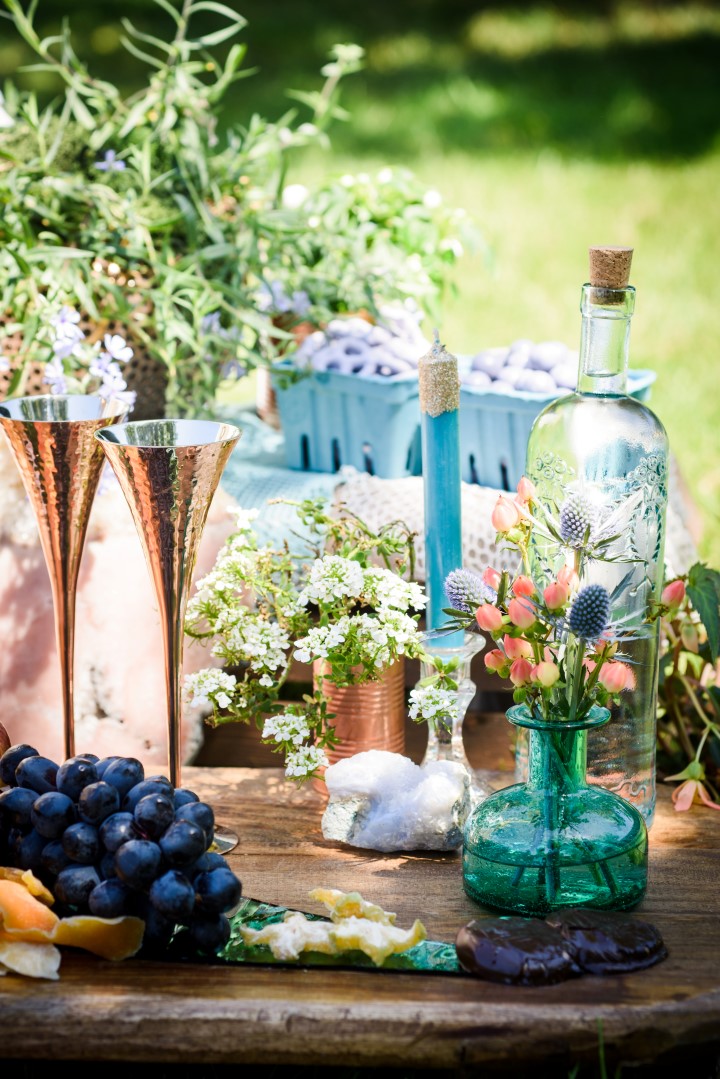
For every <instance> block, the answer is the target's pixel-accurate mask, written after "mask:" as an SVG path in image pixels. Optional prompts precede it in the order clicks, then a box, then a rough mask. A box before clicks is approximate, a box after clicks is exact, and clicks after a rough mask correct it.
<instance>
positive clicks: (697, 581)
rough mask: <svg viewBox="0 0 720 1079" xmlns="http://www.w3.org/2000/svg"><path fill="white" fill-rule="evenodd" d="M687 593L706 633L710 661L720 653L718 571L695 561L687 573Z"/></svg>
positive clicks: (719, 575) (715, 660)
mask: <svg viewBox="0 0 720 1079" xmlns="http://www.w3.org/2000/svg"><path fill="white" fill-rule="evenodd" d="M687 593H688V596H689V597H690V602H691V603H692V605H693V607H694V609H695V610H696V611H697V613H698V615H699V617H700V621H701V622H702V624H703V625H704V627H705V629H706V631H707V635H708V646H709V648H710V655H711V657H712V662H713V663H716V662H717V658H718V655H720V573H718V571H717V570H714V569H710V568H709V567H708V566H706V565H705V563H703V562H696V563H695V565H694V566H692V567H691V568H690V572H689V574H688V584H687Z"/></svg>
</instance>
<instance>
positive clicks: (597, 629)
mask: <svg viewBox="0 0 720 1079" xmlns="http://www.w3.org/2000/svg"><path fill="white" fill-rule="evenodd" d="M609 618H610V596H609V594H608V591H607V589H606V588H603V586H602V585H601V584H588V585H586V586H585V587H584V588H581V589H580V591H579V592H578V594H577V596H576V597H575V602H574V603H573V605H572V607H571V608H570V619H569V625H570V629H571V631H572V632H573V633H574V634H575V636H576V637H582V638H583V639H584V640H586V641H595V640H597V638H598V637H600V636H602V634H603V633H604V632H605V629H606V628H607V624H608V620H609Z"/></svg>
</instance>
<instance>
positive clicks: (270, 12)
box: [0, 0, 720, 566]
mask: <svg viewBox="0 0 720 1079" xmlns="http://www.w3.org/2000/svg"><path fill="white" fill-rule="evenodd" d="M230 6H232V7H233V8H234V9H235V10H237V11H240V12H241V13H242V14H243V15H245V17H246V18H247V20H248V25H247V27H246V29H245V31H244V38H245V41H246V42H247V45H248V55H247V64H248V66H251V67H253V68H256V69H257V70H256V73H255V74H254V75H253V76H252V77H251V78H248V79H245V80H243V81H241V82H240V83H238V84H237V85H236V86H235V87H234V88H233V90H232V92H231V94H230V95H229V96H228V99H227V102H226V108H225V113H224V117H223V119H224V121H226V122H228V123H230V122H238V123H242V122H243V121H244V120H246V119H247V118H248V117H249V116H250V115H251V114H252V112H253V111H256V112H259V113H260V114H262V115H264V116H268V117H270V118H276V117H278V116H280V115H281V114H282V113H283V112H284V111H285V110H286V109H287V108H288V107H289V105H290V102H289V99H288V98H287V95H286V91H287V90H288V89H289V88H299V89H303V88H305V89H307V88H311V87H314V86H316V85H317V84H318V75H317V72H318V69H319V68H320V66H321V65H322V63H323V62H324V60H325V58H326V54H327V49H328V48H329V47H330V46H331V45H332V44H333V43H334V42H338V41H355V42H357V43H358V44H360V45H362V46H364V48H365V49H366V51H367V57H366V65H365V68H364V70H363V72H362V73H360V74H357V75H353V76H352V77H350V78H349V79H348V81H347V83H346V84H345V89H344V92H343V98H342V101H343V104H344V105H345V107H346V108H347V109H348V111H349V113H350V119H349V120H348V121H347V122H344V123H338V124H336V125H335V127H334V128H332V130H331V135H332V147H331V149H330V150H329V151H327V152H324V153H323V154H318V153H315V155H314V156H311V157H304V158H303V157H302V156H298V157H297V158H296V160H295V161H294V162H293V166H292V168H291V170H290V176H289V180H290V181H291V182H301V181H303V180H306V179H312V178H317V177H320V176H323V175H326V174H328V173H343V172H347V171H352V172H357V171H367V172H371V171H374V170H376V169H379V168H381V167H383V166H386V165H405V166H409V167H410V168H412V169H413V170H414V171H415V172H416V173H417V175H418V176H419V177H420V178H421V179H422V180H423V181H425V182H426V183H427V184H429V185H431V186H433V187H435V188H437V190H438V191H439V192H440V193H441V194H442V195H443V197H444V198H445V199H446V200H447V202H448V203H450V204H453V205H455V206H462V207H464V208H465V209H466V210H467V211H468V213H469V214H470V215H471V216H472V218H473V220H474V221H475V223H476V225H477V228H478V230H479V233H480V236H481V243H480V244H479V246H478V249H477V250H476V251H475V252H472V253H469V254H467V255H466V256H465V257H464V258H463V259H462V260H461V262H460V264H459V266H458V268H457V272H456V274H455V286H456V293H455V294H454V295H452V296H448V298H447V299H446V301H445V303H444V306H443V313H442V320H441V326H440V329H441V332H442V336H443V339H444V341H445V343H446V344H447V346H448V347H449V348H450V349H451V350H452V351H455V352H463V353H469V352H474V351H477V350H479V349H480V348H483V347H485V346H489V345H500V344H507V343H509V342H510V341H512V340H514V339H515V338H517V337H529V338H532V339H535V340H545V339H550V338H552V339H560V340H563V341H565V342H567V343H568V344H569V345H571V346H573V347H577V343H578V340H579V331H580V315H579V300H580V287H581V285H582V283H583V282H584V281H585V280H586V277H587V248H588V246H590V245H591V244H597V243H620V244H631V245H633V246H634V248H635V255H634V260H633V273H632V283H633V284H634V285H635V287H636V289H637V303H636V313H635V317H634V320H633V329H632V335H631V366H633V367H638V368H652V369H654V370H655V371H656V372H657V376H658V377H657V381H656V383H655V386H654V387H653V392H652V398H651V405H652V407H653V408H654V409H655V411H656V412H657V414H658V415H659V416H660V418H661V419H662V421H663V422H664V424H665V426H666V428H667V430H668V434H669V437H670V442H671V446H672V449H673V452H674V454H675V456H676V458H677V461H678V463H679V466H680V469H681V471H682V474H683V475H684V478H685V480H686V482H687V484H688V487H689V489H690V492H691V494H692V497H693V499H694V501H695V503H696V505H697V507H698V510H699V516H700V521H701V525H702V536H701V539H700V553H701V556H702V557H703V558H704V559H706V560H707V561H709V562H710V563H711V564H713V565H715V566H720V527H719V525H720V434H719V429H720V392H719V388H718V381H719V379H718V375H719V373H720V361H719V355H720V287H719V285H718V263H719V256H720V241H719V237H720V8H719V7H718V5H716V4H708V3H683V4H678V3H664V2H662V0H657V2H654V3H650V2H639V0H636V2H629V3H613V2H610V0H607V2H602V0H596V2H580V0H577V2H575V3H573V2H567V3H554V4H550V3H546V4H534V3H518V4H515V5H512V4H502V3H498V2H496V3H495V4H485V3H478V2H470V0H383V2H380V0H366V2H365V3H364V4H358V5H350V4H349V3H348V2H347V0H247V2H245V3H240V2H238V0H235V2H233V0H230ZM64 14H67V15H69V17H70V22H71V26H72V27H73V28H74V33H75V41H76V47H77V49H78V52H79V53H80V54H81V55H82V56H84V57H87V58H88V59H89V60H90V66H91V67H93V66H95V67H96V68H98V69H100V70H102V74H103V75H104V76H105V77H108V76H109V77H111V78H114V79H116V80H117V81H119V82H121V83H122V84H123V85H127V87H128V89H131V88H132V87H133V85H134V84H135V83H136V82H137V80H138V79H139V78H141V77H142V76H141V73H140V72H139V70H138V68H137V66H136V64H135V62H134V61H131V60H129V59H128V58H127V57H126V55H125V54H124V52H123V50H122V47H121V44H120V33H121V31H120V26H119V20H120V18H121V16H123V15H127V16H129V17H130V18H131V19H133V21H135V22H136V24H137V25H138V26H141V27H142V28H144V29H149V30H151V31H152V32H154V33H159V34H160V35H162V33H163V32H164V31H166V30H169V20H168V19H167V17H166V16H163V15H162V14H158V12H157V10H156V9H155V8H154V7H153V5H152V3H151V0H124V2H123V3H118V2H116V0H108V2H106V3H105V4H103V5H102V7H101V8H100V7H99V6H98V5H95V4H93V3H91V2H90V0H70V2H69V3H68V2H65V3H61V2H60V0H45V2H43V0H40V4H39V13H38V18H39V20H40V21H41V22H42V23H43V26H44V27H45V28H47V30H48V31H50V30H52V29H53V28H54V27H55V26H56V25H57V24H58V23H59V20H60V18H61V17H62V15H64ZM27 59H28V56H27V54H26V53H25V51H24V49H23V47H22V45H21V43H19V42H18V40H17V39H16V38H15V36H14V33H13V31H12V28H11V27H10V25H9V24H0V77H2V76H5V77H8V76H9V77H13V78H19V79H21V80H24V81H26V80H27V79H28V78H29V76H22V75H18V66H19V65H20V64H21V63H22V62H23V61H24V60H27ZM47 89H48V90H49V89H50V88H49V87H47ZM237 393H238V394H239V396H243V395H245V396H246V397H248V398H249V397H251V396H252V381H251V380H249V381H247V382H246V383H245V384H244V385H241V386H239V387H238V388H237Z"/></svg>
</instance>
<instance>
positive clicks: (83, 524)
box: [0, 394, 127, 760]
mask: <svg viewBox="0 0 720 1079" xmlns="http://www.w3.org/2000/svg"><path fill="white" fill-rule="evenodd" d="M126 414H127V405H125V404H123V403H122V402H120V401H105V400H104V399H103V398H102V397H99V396H92V395H89V394H88V395H85V394H72V395H63V394H57V395H38V396H36V397H16V398H14V399H13V398H11V399H9V400H6V401H3V402H2V404H0V423H2V427H3V430H4V431H5V434H6V436H7V439H8V442H9V444H10V449H11V450H12V453H13V456H14V457H15V461H16V463H17V466H18V469H19V471H20V475H21V477H22V481H23V484H24V486H25V490H26V491H27V494H28V498H29V499H30V503H31V505H32V508H33V511H34V513H35V519H36V521H37V526H38V531H39V533H40V543H41V545H42V550H43V554H44V556H45V563H46V565H47V569H48V574H49V576H50V586H51V588H52V596H53V609H54V615H55V637H56V640H57V648H58V654H59V658H60V674H61V680H62V707H63V746H64V752H65V759H66V760H67V758H68V757H72V756H74V754H75V712H74V692H73V691H74V653H75V596H76V592H77V582H78V573H79V570H80V560H81V557H82V552H83V546H84V543H85V534H86V532H87V526H88V520H89V518H90V510H91V508H92V504H93V500H94V498H95V492H96V491H97V485H98V480H99V479H100V472H101V470H102V466H103V464H104V461H105V458H104V455H103V452H102V449H101V447H100V446H99V445H98V443H97V440H96V439H95V437H94V436H95V432H96V431H98V430H99V429H100V428H101V427H106V426H107V424H108V420H112V419H118V420H122V419H123V418H124V416H125V415H126Z"/></svg>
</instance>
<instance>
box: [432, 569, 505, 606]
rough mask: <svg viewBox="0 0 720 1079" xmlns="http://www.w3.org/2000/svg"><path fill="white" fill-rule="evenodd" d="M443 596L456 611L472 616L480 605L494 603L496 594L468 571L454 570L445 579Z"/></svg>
mask: <svg viewBox="0 0 720 1079" xmlns="http://www.w3.org/2000/svg"><path fill="white" fill-rule="evenodd" d="M445 595H446V596H447V598H448V600H449V602H450V606H451V607H453V608H454V609H455V610H456V611H465V613H466V614H472V612H473V611H475V610H477V608H478V607H479V606H480V605H481V604H482V603H494V602H495V600H496V599H497V593H496V592H495V590H494V589H493V588H490V587H489V586H488V585H486V584H485V582H484V581H483V579H482V577H480V576H478V574H477V573H473V572H472V571H471V570H469V569H454V570H453V571H452V573H448V575H447V577H446V578H445Z"/></svg>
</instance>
